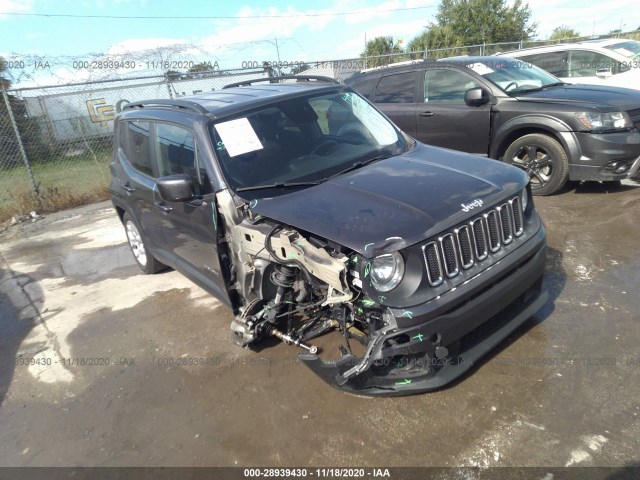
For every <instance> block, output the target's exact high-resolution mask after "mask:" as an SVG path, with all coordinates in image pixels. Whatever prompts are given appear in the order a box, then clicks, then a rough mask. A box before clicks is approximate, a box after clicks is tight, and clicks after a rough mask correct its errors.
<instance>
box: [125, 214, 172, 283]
mask: <svg viewBox="0 0 640 480" xmlns="http://www.w3.org/2000/svg"><path fill="white" fill-rule="evenodd" d="M122 224H123V225H124V231H125V233H126V234H127V241H128V242H129V247H130V248H131V253H132V254H133V258H134V260H135V261H136V263H137V264H138V267H140V270H142V271H143V272H144V273H146V274H153V273H158V272H160V271H162V270H164V269H165V268H166V265H164V264H163V263H160V262H159V261H158V260H156V259H155V257H154V256H153V255H151V254H150V253H149V250H148V249H147V247H146V245H145V242H144V240H143V239H142V235H141V234H140V228H138V224H137V223H136V222H134V221H133V219H132V218H131V217H130V216H129V214H128V213H125V214H124V215H123V217H122Z"/></svg>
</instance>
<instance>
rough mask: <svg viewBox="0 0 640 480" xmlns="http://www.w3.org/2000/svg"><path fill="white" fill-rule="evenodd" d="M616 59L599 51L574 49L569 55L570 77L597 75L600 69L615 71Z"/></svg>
mask: <svg viewBox="0 0 640 480" xmlns="http://www.w3.org/2000/svg"><path fill="white" fill-rule="evenodd" d="M615 66H616V61H615V60H614V59H613V58H611V57H608V56H606V55H603V54H601V53H597V52H588V51H586V50H572V51H571V52H570V55H569V76H570V77H595V76H596V72H597V71H598V70H611V71H612V72H614V71H615Z"/></svg>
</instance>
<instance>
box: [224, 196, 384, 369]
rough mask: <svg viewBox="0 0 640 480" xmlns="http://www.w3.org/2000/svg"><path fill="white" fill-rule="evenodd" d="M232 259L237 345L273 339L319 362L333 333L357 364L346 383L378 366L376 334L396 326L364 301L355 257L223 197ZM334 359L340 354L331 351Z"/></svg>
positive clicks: (233, 331) (340, 351) (377, 307)
mask: <svg viewBox="0 0 640 480" xmlns="http://www.w3.org/2000/svg"><path fill="white" fill-rule="evenodd" d="M218 201H219V202H220V203H219V205H220V210H221V212H223V216H224V218H225V221H226V222H229V221H233V222H234V223H235V224H234V227H233V228H232V229H229V230H230V231H231V232H232V234H231V235H230V236H229V237H228V238H227V242H228V244H229V247H230V248H229V254H230V256H231V257H232V260H231V271H232V278H231V281H232V282H233V286H234V288H235V290H236V292H237V294H238V297H240V298H241V299H242V300H241V302H242V305H241V306H240V307H239V308H238V310H237V312H236V313H237V314H236V317H235V319H234V320H233V322H232V324H231V337H232V340H233V341H234V342H235V343H236V344H237V345H239V346H241V347H251V346H254V345H256V344H257V343H259V342H260V341H261V340H264V339H265V338H268V337H275V338H277V339H279V340H281V341H282V342H284V343H287V344H290V345H295V346H297V347H299V348H300V349H301V350H302V351H303V352H305V353H308V354H310V356H309V357H307V358H305V357H304V356H302V357H301V358H302V360H303V361H304V360H316V358H314V357H316V354H319V353H321V352H320V350H319V348H318V347H317V346H316V345H314V344H313V340H314V339H316V338H318V337H320V336H322V335H325V334H328V333H330V332H334V333H338V334H339V335H340V336H341V337H342V342H341V344H339V345H338V351H336V352H335V353H336V354H338V356H339V358H345V357H349V358H352V359H355V358H358V356H356V354H355V353H354V352H360V353H362V352H365V353H364V356H362V357H359V358H360V361H352V362H351V365H350V367H351V368H350V371H348V372H346V374H345V375H344V379H343V381H344V382H346V381H347V380H348V379H349V377H351V376H354V375H357V374H358V373H360V372H362V371H364V370H366V369H367V368H368V367H369V366H370V365H371V361H372V359H371V358H369V357H370V356H371V355H370V354H371V352H370V351H369V350H370V347H371V345H370V344H371V338H372V334H373V336H375V335H376V334H380V333H381V332H387V331H388V330H389V329H390V328H391V329H393V327H394V326H395V321H394V319H393V317H392V316H391V315H385V314H384V313H383V309H382V308H381V307H380V305H377V304H376V303H375V302H373V301H372V300H368V299H365V298H364V297H363V295H362V291H361V287H362V283H361V280H360V278H359V274H358V270H357V269H356V268H355V265H357V264H358V262H361V261H362V259H361V258H359V257H358V255H357V254H356V253H355V252H350V251H348V250H347V249H345V248H344V247H341V246H339V245H336V244H333V243H331V242H328V241H325V240H323V239H318V238H315V237H313V236H311V235H306V236H305V235H303V234H302V233H300V232H299V231H297V230H296V229H295V228H292V227H289V226H285V225H281V224H278V223H276V222H273V221H270V220H267V219H264V218H262V217H260V216H259V215H254V214H253V213H252V211H251V209H250V208H247V207H246V205H245V206H244V207H242V206H240V207H238V206H236V204H235V202H233V199H232V198H231V196H230V195H228V194H227V193H226V192H221V193H219V194H218ZM332 353H333V352H332Z"/></svg>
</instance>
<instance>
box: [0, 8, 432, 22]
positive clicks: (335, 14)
mask: <svg viewBox="0 0 640 480" xmlns="http://www.w3.org/2000/svg"><path fill="white" fill-rule="evenodd" d="M429 8H436V5H428V6H425V7H406V8H392V9H387V10H355V11H351V12H327V13H295V14H290V15H288V14H281V15H231V16H202V15H198V16H178V17H174V16H161V15H158V16H148V15H76V14H72V13H22V12H20V13H18V12H0V15H13V16H20V17H49V18H54V17H62V18H100V19H109V18H112V19H131V20H197V19H204V20H241V19H244V18H297V17H338V16H346V15H362V14H371V13H391V12H405V11H408V10H426V9H429Z"/></svg>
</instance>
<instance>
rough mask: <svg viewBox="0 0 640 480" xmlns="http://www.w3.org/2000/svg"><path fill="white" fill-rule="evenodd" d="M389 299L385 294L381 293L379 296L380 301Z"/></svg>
mask: <svg viewBox="0 0 640 480" xmlns="http://www.w3.org/2000/svg"><path fill="white" fill-rule="evenodd" d="M386 299H387V297H385V296H384V295H379V296H378V300H380V303H384V301H385V300H386Z"/></svg>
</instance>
